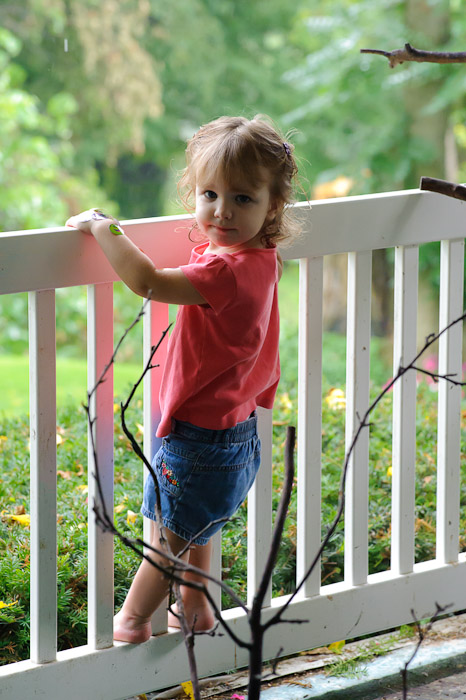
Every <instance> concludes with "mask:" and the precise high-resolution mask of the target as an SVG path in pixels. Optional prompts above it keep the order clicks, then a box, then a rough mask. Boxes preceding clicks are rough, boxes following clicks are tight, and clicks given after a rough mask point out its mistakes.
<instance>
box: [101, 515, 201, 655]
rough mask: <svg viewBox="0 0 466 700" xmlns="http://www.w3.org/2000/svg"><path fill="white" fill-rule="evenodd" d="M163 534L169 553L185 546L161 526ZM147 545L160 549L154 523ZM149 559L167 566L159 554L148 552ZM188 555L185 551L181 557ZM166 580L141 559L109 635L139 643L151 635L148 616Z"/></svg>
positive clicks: (164, 590)
mask: <svg viewBox="0 0 466 700" xmlns="http://www.w3.org/2000/svg"><path fill="white" fill-rule="evenodd" d="M164 534H165V537H166V539H167V540H168V543H169V545H170V549H171V551H172V553H173V554H177V553H178V552H179V551H180V550H181V549H182V548H183V547H184V546H185V545H186V542H185V540H183V539H181V537H178V535H175V534H174V533H173V532H170V530H167V529H166V528H164ZM150 544H151V545H152V546H153V547H155V548H157V549H160V548H161V545H160V535H159V529H158V526H157V525H156V523H154V522H152V523H151V539H150ZM149 556H150V558H151V559H152V560H153V561H155V562H157V563H159V564H160V565H161V566H165V567H166V566H168V565H169V562H168V560H167V559H166V558H165V557H164V556H163V555H161V554H156V553H155V552H149ZM187 558H188V552H187V553H186V554H184V555H183V559H184V560H186V559H187ZM168 588H169V579H168V578H167V577H166V576H165V574H164V573H163V572H161V571H159V570H158V569H156V568H155V566H152V564H150V563H149V562H148V561H146V560H145V559H144V560H143V561H142V563H141V565H140V567H139V569H138V571H137V573H136V576H135V577H134V580H133V583H132V584H131V587H130V589H129V591H128V595H127V596H126V600H125V602H124V603H123V607H122V608H121V610H120V612H119V613H117V615H116V616H115V618H114V622H113V637H114V639H117V640H118V641H120V642H131V643H132V644H139V643H140V642H145V641H147V640H148V639H149V637H150V636H151V634H152V629H151V617H152V614H153V613H154V612H155V610H156V609H157V608H158V606H159V605H160V603H161V602H162V601H163V599H164V598H165V596H166V595H167V593H168Z"/></svg>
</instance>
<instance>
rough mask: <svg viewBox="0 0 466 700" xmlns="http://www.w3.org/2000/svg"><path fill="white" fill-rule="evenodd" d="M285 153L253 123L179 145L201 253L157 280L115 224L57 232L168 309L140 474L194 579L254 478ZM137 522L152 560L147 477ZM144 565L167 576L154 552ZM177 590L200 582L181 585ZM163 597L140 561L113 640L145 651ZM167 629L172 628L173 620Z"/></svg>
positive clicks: (162, 581)
mask: <svg viewBox="0 0 466 700" xmlns="http://www.w3.org/2000/svg"><path fill="white" fill-rule="evenodd" d="M292 150H293V149H292V146H291V145H289V144H288V143H286V142H285V141H284V140H283V138H282V137H281V136H280V135H279V134H278V133H277V131H276V130H275V128H274V127H272V126H271V125H270V124H269V122H268V121H267V120H265V119H263V118H261V117H255V118H254V119H252V120H247V119H245V118H242V117H237V118H230V117H221V118H220V119H217V120H215V121H213V122H211V123H209V124H207V125H205V126H203V127H201V128H200V129H199V131H198V132H197V133H196V134H195V135H194V136H193V138H192V139H191V140H190V141H189V142H188V147H187V151H186V155H187V167H186V169H185V170H184V173H183V175H182V178H181V181H180V192H182V196H183V200H184V202H185V204H186V205H187V206H188V208H190V209H191V210H192V209H194V211H195V223H194V226H193V228H195V229H196V230H197V231H198V233H199V234H200V236H201V240H202V243H200V245H197V246H196V247H195V248H194V249H193V251H192V254H191V259H190V261H189V263H188V264H187V265H182V266H181V267H180V268H177V269H171V268H170V269H169V268H167V269H157V268H156V267H155V265H154V263H153V262H152V260H150V259H149V258H148V257H147V256H146V255H145V254H144V253H142V252H141V251H140V250H139V249H138V248H137V246H135V245H134V244H133V243H132V242H131V240H130V239H129V238H127V237H126V236H125V235H124V232H123V230H122V228H121V227H120V225H119V223H118V221H116V220H115V219H113V218H111V217H108V216H106V215H105V214H103V213H102V212H100V211H99V210H96V209H93V210H89V211H88V212H84V213H83V214H80V215H78V216H74V217H71V219H69V220H68V222H67V224H68V225H70V226H75V227H77V228H79V229H80V230H82V231H85V232H87V233H91V234H92V235H94V237H95V238H96V240H97V242H98V243H99V245H100V246H101V248H102V250H103V252H104V253H105V255H106V256H107V258H108V260H109V261H110V263H111V264H112V266H113V268H114V269H115V271H116V272H117V274H118V275H119V277H120V278H121V279H122V280H123V281H124V282H125V283H126V284H127V285H128V287H130V289H132V290H133V291H134V292H136V294H140V295H141V296H143V297H147V296H150V297H151V298H152V299H154V300H157V301H161V302H166V303H172V304H179V305H180V309H179V311H178V316H177V321H176V324H175V328H174V330H173V333H172V334H171V336H170V340H169V346H168V359H167V363H166V366H165V369H164V373H163V379H162V386H161V392H160V404H161V410H162V418H161V421H160V424H159V427H158V430H157V435H158V436H159V437H161V438H163V441H162V447H161V448H160V450H159V451H158V453H157V454H156V456H155V458H154V463H153V467H154V471H155V473H156V475H157V480H158V485H159V489H160V497H161V506H162V521H163V523H162V524H163V526H164V535H165V538H166V539H167V540H168V544H169V546H170V549H171V551H172V552H173V554H177V553H178V552H180V551H181V550H182V549H183V548H184V547H185V546H186V542H187V541H191V542H192V546H191V547H190V549H189V550H188V551H187V552H186V553H185V554H183V558H184V559H185V560H189V562H190V564H192V565H193V566H195V567H197V568H198V569H200V570H202V571H205V572H208V571H209V567H210V557H211V537H212V535H213V534H214V533H215V532H216V531H217V530H218V529H220V527H221V526H222V524H223V523H222V522H218V520H219V519H222V518H228V517H230V516H231V515H233V513H234V512H235V511H236V510H237V508H238V507H239V506H240V504H241V503H242V501H243V500H244V498H245V497H246V494H247V492H248V490H249V489H250V487H251V485H252V483H253V481H254V479H255V476H256V473H257V470H258V468H259V463H260V441H259V439H258V436H257V430H256V422H257V419H256V414H255V409H256V407H257V406H263V407H265V408H271V407H272V405H273V401H274V397H275V391H276V388H277V384H278V380H279V375H280V368H279V357H278V336H279V318H278V304H277V283H278V280H279V278H280V276H281V270H282V261H281V258H280V255H279V254H278V252H277V248H276V244H277V243H279V242H281V241H285V240H286V239H288V238H290V236H291V235H292V234H293V233H295V232H296V229H297V226H296V222H295V221H294V220H293V218H292V211H291V210H290V209H289V207H287V206H286V205H288V204H289V203H290V202H291V198H292V181H293V177H294V176H295V175H296V172H297V167H296V163H295V160H294V157H293V154H292ZM193 205H194V206H193ZM141 510H142V513H143V514H144V515H145V516H146V517H147V518H150V520H151V527H152V534H151V545H152V546H153V547H155V548H158V549H160V545H159V540H160V534H159V531H158V524H157V523H156V515H155V488H154V483H153V480H152V477H149V478H148V479H147V480H146V484H145V487H144V500H143V506H142V509H141ZM214 521H217V522H215V523H214ZM151 558H152V559H153V560H155V561H156V562H158V563H159V564H160V565H162V566H164V565H165V566H166V564H167V560H166V559H165V558H164V557H163V555H162V554H160V555H158V554H154V553H151ZM185 578H186V579H190V580H193V581H198V582H201V583H204V582H205V579H204V578H203V577H201V576H198V575H195V574H194V573H187V574H185ZM167 590H168V581H167V579H166V577H164V575H163V574H162V573H161V572H160V571H159V570H157V569H156V568H155V567H154V566H152V565H151V564H150V563H149V562H147V561H145V560H144V561H143V562H142V563H141V566H140V568H139V570H138V572H137V574H136V576H135V578H134V581H133V583H132V585H131V588H130V590H129V592H128V595H127V598H126V600H125V602H124V604H123V607H122V609H121V610H120V612H119V613H118V614H117V615H116V617H115V622H114V637H115V639H118V640H121V641H126V642H133V643H138V642H144V641H146V640H147V639H148V638H149V637H150V636H151V622H150V620H151V615H152V613H153V612H154V611H155V609H156V608H157V607H158V605H159V604H160V603H161V602H162V600H163V599H164V598H165V596H166V594H167ZM182 596H183V602H184V606H185V611H186V615H187V618H188V623H189V624H190V625H191V624H193V623H194V622H195V624H196V629H197V630H206V629H209V628H211V627H212V626H213V623H214V618H213V614H212V611H211V609H210V607H209V605H208V603H207V600H206V598H205V596H204V595H203V593H202V592H199V591H198V590H195V589H192V588H189V587H186V586H183V587H182ZM169 623H170V624H174V625H177V626H178V621H177V619H176V617H175V616H174V615H170V619H169Z"/></svg>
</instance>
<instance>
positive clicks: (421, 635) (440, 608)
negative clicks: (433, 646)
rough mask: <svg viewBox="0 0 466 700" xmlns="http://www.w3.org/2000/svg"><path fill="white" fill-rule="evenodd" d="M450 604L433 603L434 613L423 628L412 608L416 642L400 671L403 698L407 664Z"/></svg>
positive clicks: (405, 692)
mask: <svg viewBox="0 0 466 700" xmlns="http://www.w3.org/2000/svg"><path fill="white" fill-rule="evenodd" d="M452 605H453V603H449V604H448V605H439V604H438V603H435V607H436V611H435V614H434V616H433V617H432V618H431V620H430V622H429V623H428V624H427V625H426V626H425V627H424V628H423V627H422V625H421V624H420V622H419V621H418V619H417V617H416V613H415V612H414V610H411V615H412V616H413V620H414V624H415V625H416V629H417V634H418V642H417V644H416V646H415V648H414V651H413V653H412V654H411V656H410V658H409V659H408V661H407V662H406V663H405V665H404V667H403V668H402V669H401V671H400V674H401V678H402V680H403V700H407V698H408V667H409V665H410V664H411V663H412V662H413V661H414V658H415V656H416V655H417V653H418V651H419V649H420V648H421V644H422V643H423V641H424V639H425V638H426V636H427V635H428V634H429V632H430V630H431V629H432V626H433V625H434V624H435V623H436V622H437V620H438V619H439V617H440V615H443V613H444V612H446V611H447V610H448V608H451V606H452Z"/></svg>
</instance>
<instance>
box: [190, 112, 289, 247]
mask: <svg viewBox="0 0 466 700" xmlns="http://www.w3.org/2000/svg"><path fill="white" fill-rule="evenodd" d="M293 150H294V147H293V146H292V145H291V144H289V143H287V142H286V141H285V140H284V138H283V136H282V135H281V134H280V133H279V132H278V130H277V129H276V128H275V127H274V126H273V125H272V124H271V123H270V121H269V120H267V118H265V117H264V116H261V115H257V116H255V117H254V119H251V120H249V119H246V118H245V117H220V118H219V119H215V120H214V121H212V122H209V123H208V124H205V125H204V126H201V128H200V129H199V131H198V132H197V133H196V134H194V136H193V137H192V138H191V139H190V140H189V141H188V145H187V148H186V163H187V165H186V168H185V169H184V170H183V172H182V175H181V178H180V181H179V183H178V191H179V194H180V197H181V199H182V201H183V204H184V206H185V207H186V209H187V210H188V211H193V210H194V195H195V190H196V182H198V181H199V180H200V179H201V178H202V179H203V180H209V179H210V178H211V177H212V176H213V175H214V174H218V173H220V174H221V175H222V177H223V178H224V179H225V181H226V182H228V183H231V184H232V185H234V186H236V187H238V186H241V184H242V185H243V186H244V185H249V186H254V185H255V184H256V185H257V183H258V182H259V183H262V182H264V172H266V173H267V175H268V182H267V184H269V185H270V194H271V197H272V199H273V201H274V205H275V206H276V207H277V213H276V215H275V216H274V218H273V220H272V221H271V222H270V223H267V224H265V226H264V229H263V231H262V241H263V242H264V244H265V245H266V246H267V247H273V246H274V245H275V244H276V243H282V244H283V242H285V241H286V242H290V241H291V240H292V238H294V237H296V236H297V235H298V234H299V231H300V226H299V224H298V222H297V220H296V218H295V216H294V214H293V210H292V208H290V206H289V205H290V204H292V203H293V201H294V178H295V176H296V174H297V172H298V167H297V165H296V161H295V158H294V156H293Z"/></svg>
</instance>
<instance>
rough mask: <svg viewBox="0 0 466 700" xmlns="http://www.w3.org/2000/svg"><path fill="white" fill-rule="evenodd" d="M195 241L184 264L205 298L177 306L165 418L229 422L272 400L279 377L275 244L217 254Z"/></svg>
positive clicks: (163, 430) (165, 422)
mask: <svg viewBox="0 0 466 700" xmlns="http://www.w3.org/2000/svg"><path fill="white" fill-rule="evenodd" d="M207 245H208V243H202V244H201V245H199V246H196V247H195V248H194V249H193V251H192V253H191V259H190V261H189V264H188V265H183V266H182V267H181V268H180V269H181V270H182V271H183V273H184V274H185V275H186V277H187V278H188V280H189V281H190V282H191V283H192V285H193V286H194V287H195V288H196V289H197V290H198V291H199V292H200V293H201V294H202V296H203V297H204V299H205V300H206V302H207V304H192V305H186V306H180V308H179V311H178V315H177V320H176V324H175V328H174V330H173V332H172V334H171V336H170V339H169V343H168V352H167V361H166V365H165V369H164V373H163V378H162V385H161V389H160V407H161V411H162V418H161V420H160V424H159V427H158V429H157V436H158V437H163V436H164V435H167V434H168V433H169V432H170V431H171V419H172V417H173V418H177V419H178V420H182V421H186V422H188V423H193V424H194V425H197V426H199V427H201V428H210V429H213V430H220V429H223V428H232V427H233V426H234V425H236V424H237V423H239V422H240V421H243V420H246V418H248V416H249V415H250V413H251V412H252V411H254V410H255V408H256V407H257V406H263V407H264V408H272V406H273V401H274V398H275V392H276V389H277V384H278V380H279V378H280V362H279V356H278V337H279V316H278V300H277V284H278V266H277V253H276V249H275V248H246V249H244V250H240V251H237V252H235V253H224V254H222V255H215V254H213V253H206V254H204V255H203V252H204V251H205V249H206V248H207Z"/></svg>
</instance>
